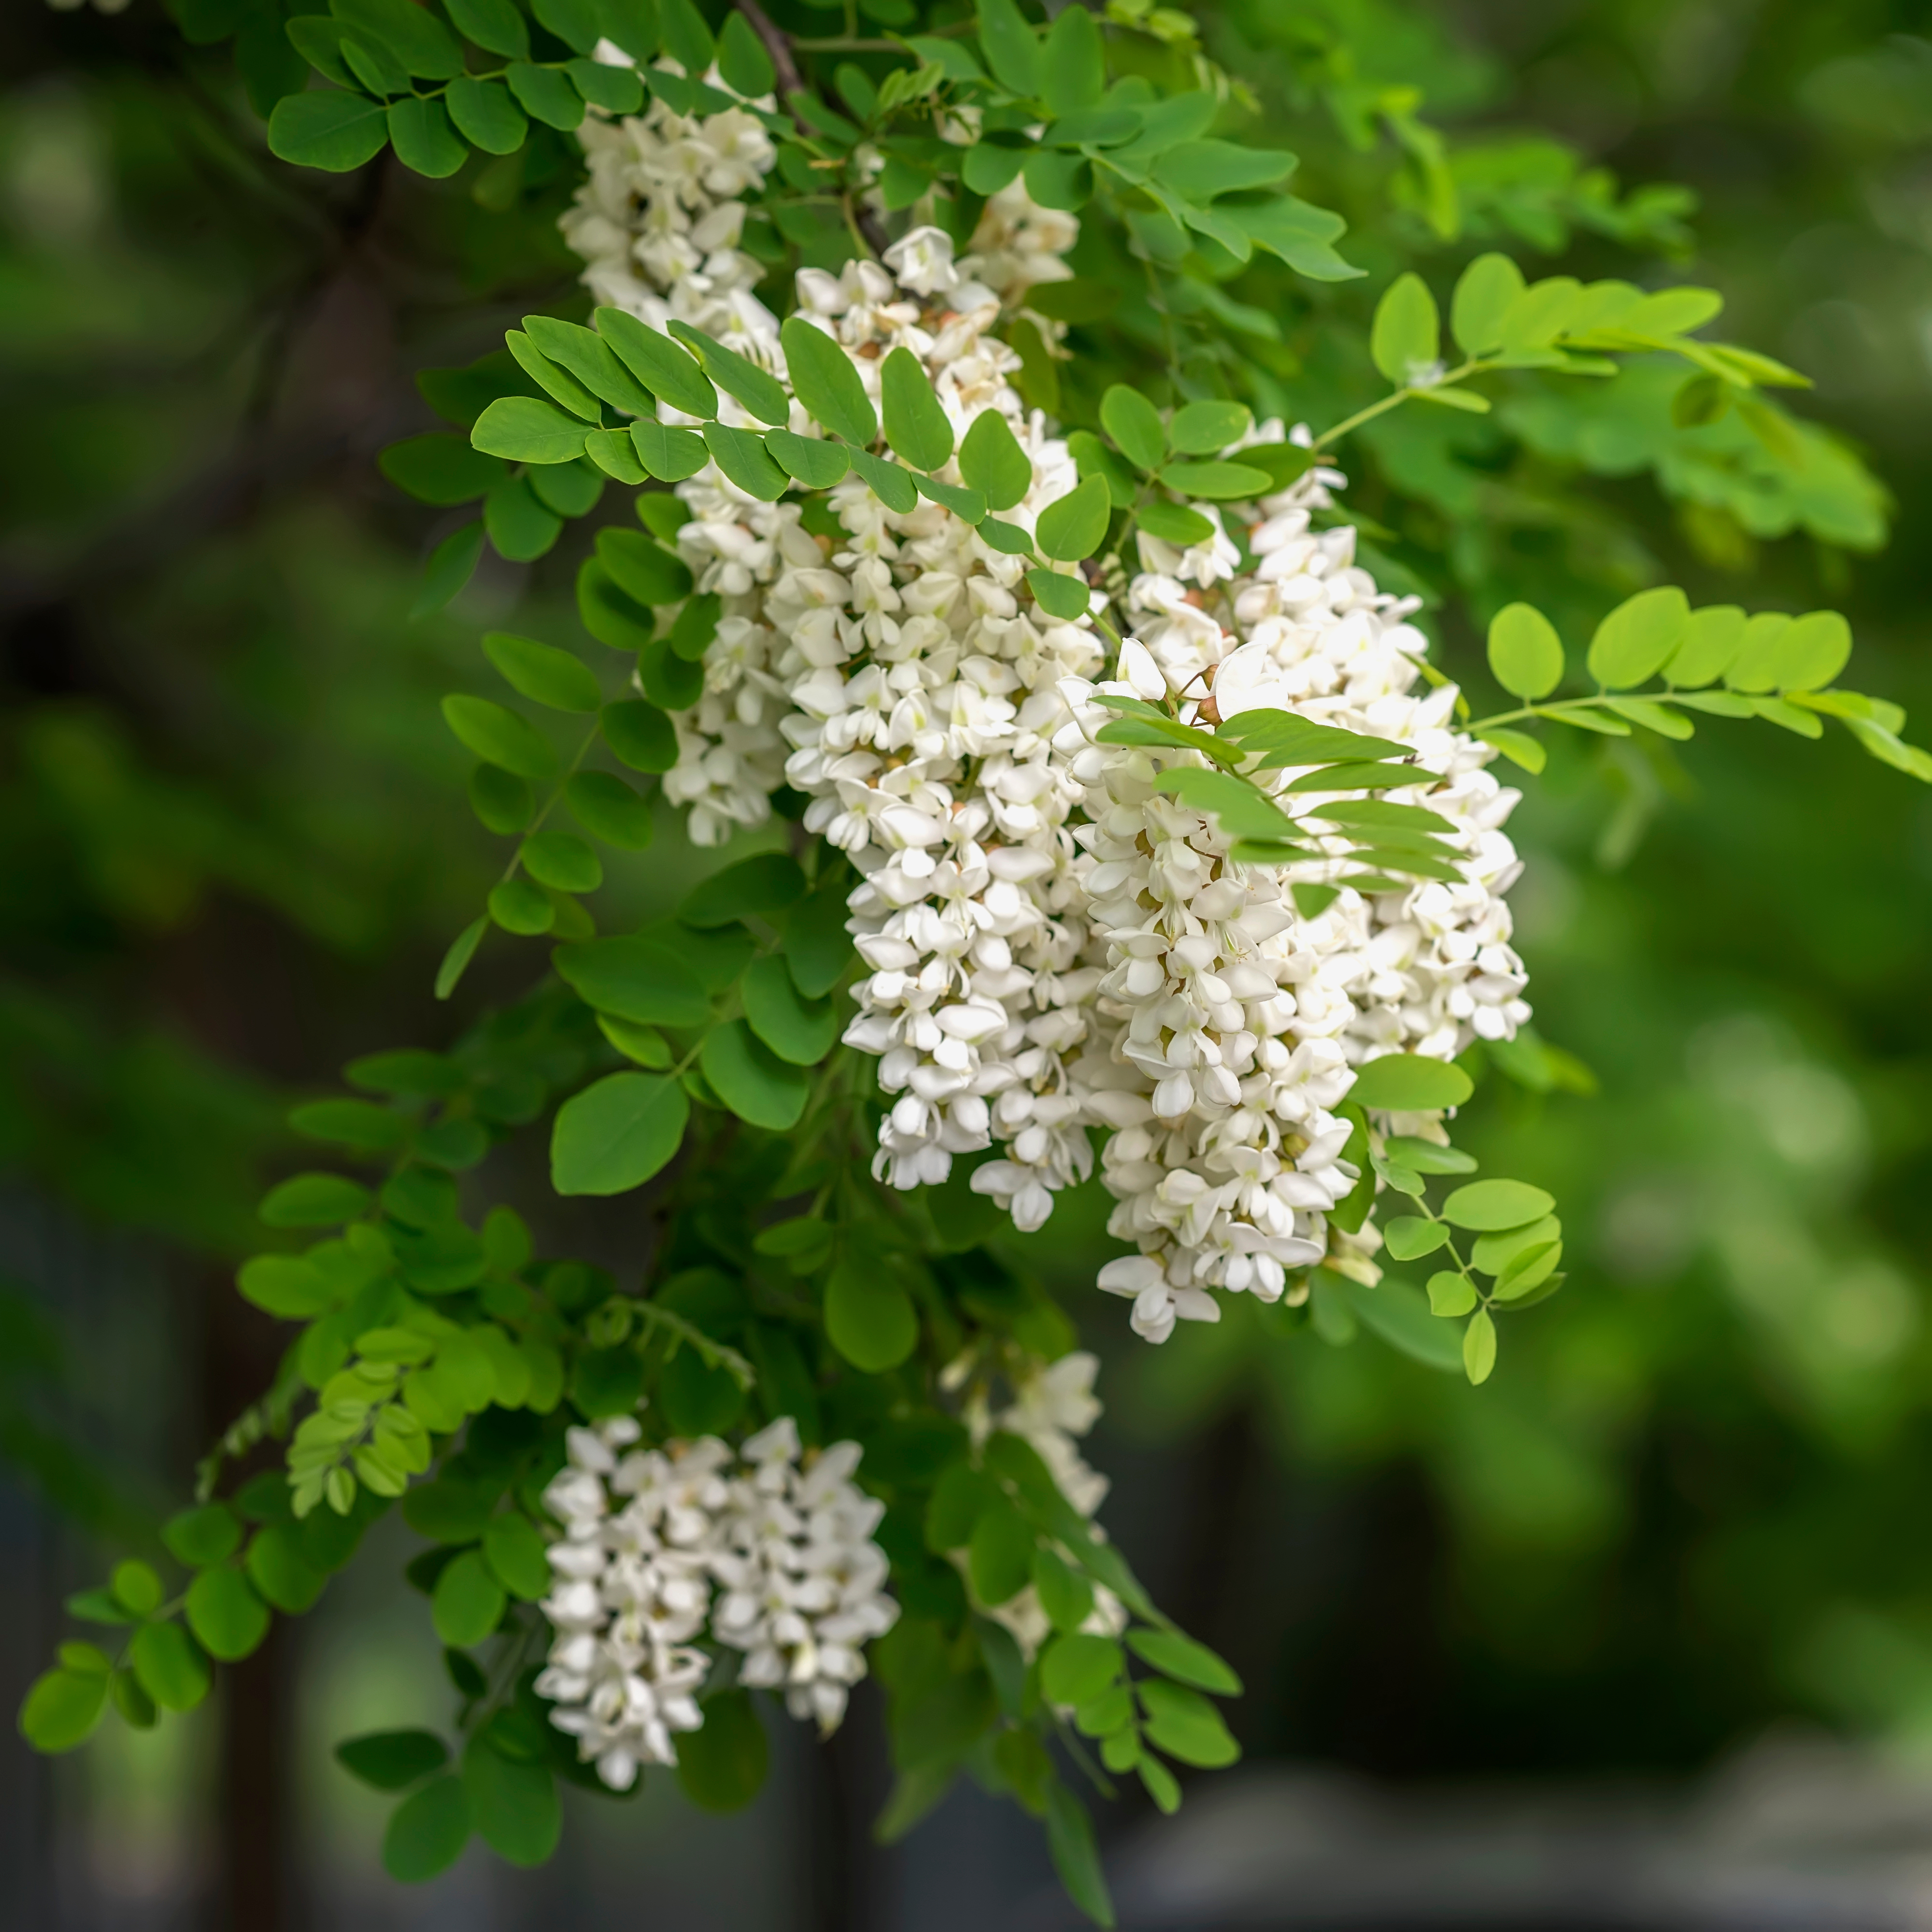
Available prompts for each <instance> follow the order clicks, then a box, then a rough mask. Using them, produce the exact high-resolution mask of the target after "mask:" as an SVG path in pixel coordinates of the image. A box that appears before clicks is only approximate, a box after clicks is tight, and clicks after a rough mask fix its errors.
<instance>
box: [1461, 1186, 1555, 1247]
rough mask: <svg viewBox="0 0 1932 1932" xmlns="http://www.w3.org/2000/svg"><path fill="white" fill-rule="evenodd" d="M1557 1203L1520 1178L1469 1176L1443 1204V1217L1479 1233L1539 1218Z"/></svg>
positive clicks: (1491, 1231)
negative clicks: (1463, 1185) (1489, 1178)
mask: <svg viewBox="0 0 1932 1932" xmlns="http://www.w3.org/2000/svg"><path fill="white" fill-rule="evenodd" d="M1555 1206H1556V1197H1555V1196H1553V1195H1550V1194H1547V1193H1544V1190H1542V1189H1541V1188H1540V1187H1531V1186H1530V1185H1529V1183H1528V1182H1526V1181H1471V1182H1470V1183H1469V1185H1468V1186H1467V1187H1459V1188H1457V1190H1456V1191H1455V1193H1453V1194H1452V1195H1451V1196H1450V1197H1449V1199H1448V1200H1447V1201H1445V1202H1444V1203H1443V1204H1442V1218H1443V1219H1444V1220H1446V1221H1448V1222H1449V1223H1451V1224H1452V1225H1453V1226H1456V1227H1458V1228H1468V1229H1472V1230H1474V1231H1475V1232H1478V1233H1482V1234H1493V1233H1496V1232H1501V1231H1502V1230H1503V1229H1508V1228H1520V1227H1522V1226H1523V1225H1524V1224H1525V1223H1527V1222H1530V1221H1540V1220H1542V1219H1543V1217H1544V1216H1545V1215H1546V1214H1548V1213H1549V1212H1550V1210H1551V1209H1552V1208H1554V1207H1555Z"/></svg>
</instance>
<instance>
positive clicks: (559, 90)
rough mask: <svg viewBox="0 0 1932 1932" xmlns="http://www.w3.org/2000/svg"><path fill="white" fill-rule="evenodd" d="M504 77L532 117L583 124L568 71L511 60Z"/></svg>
mask: <svg viewBox="0 0 1932 1932" xmlns="http://www.w3.org/2000/svg"><path fill="white" fill-rule="evenodd" d="M505 80H508V82H509V83H510V92H511V93H512V94H514V95H515V96H516V97H517V102H518V104H520V106H521V107H522V108H523V111H524V113H526V114H528V115H529V117H530V118H531V119H532V120H533V121H541V122H542V123H543V124H544V126H545V127H555V128H557V129H559V130H561V131H562V132H563V133H569V132H571V130H572V129H574V128H576V127H580V126H581V125H582V124H583V95H580V94H579V93H578V92H577V89H576V88H575V87H574V86H572V84H571V79H570V77H569V76H568V74H565V73H562V71H559V69H557V68H551V67H532V65H530V63H529V62H527V61H513V62H511V64H510V68H509V71H508V73H507V74H505ZM598 326H599V327H600V328H601V326H602V325H601V323H600V324H599V325H598ZM619 353H621V352H619Z"/></svg>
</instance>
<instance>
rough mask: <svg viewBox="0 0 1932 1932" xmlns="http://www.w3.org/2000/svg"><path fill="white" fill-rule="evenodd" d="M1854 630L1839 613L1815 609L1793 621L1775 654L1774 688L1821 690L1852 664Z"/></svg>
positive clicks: (1773, 664)
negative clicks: (1849, 663) (1847, 665)
mask: <svg viewBox="0 0 1932 1932" xmlns="http://www.w3.org/2000/svg"><path fill="white" fill-rule="evenodd" d="M1851 655H1852V629H1851V626H1850V625H1849V624H1847V623H1846V622H1845V620H1844V619H1843V617H1841V616H1839V614H1838V612H1837V611H1835V610H1813V611H1811V612H1809V613H1808V614H1807V615H1805V616H1802V617H1798V618H1795V619H1793V621H1792V622H1791V624H1790V627H1789V628H1787V630H1786V631H1784V633H1783V634H1782V635H1781V637H1779V639H1778V646H1777V649H1775V651H1774V652H1772V662H1771V678H1772V688H1774V689H1775V690H1778V691H1817V690H1820V689H1822V688H1823V687H1824V686H1825V685H1828V684H1829V683H1830V682H1832V679H1834V678H1835V677H1836V676H1838V673H1840V672H1841V670H1843V669H1844V667H1845V666H1846V664H1847V663H1848V662H1849V661H1850V658H1851Z"/></svg>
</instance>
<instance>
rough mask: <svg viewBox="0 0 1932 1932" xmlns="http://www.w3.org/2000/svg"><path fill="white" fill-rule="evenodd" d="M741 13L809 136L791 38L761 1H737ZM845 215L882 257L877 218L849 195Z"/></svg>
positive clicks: (857, 233)
mask: <svg viewBox="0 0 1932 1932" xmlns="http://www.w3.org/2000/svg"><path fill="white" fill-rule="evenodd" d="M733 5H736V7H737V9H738V10H739V13H742V14H743V15H744V17H745V20H747V21H748V23H750V26H751V31H752V32H753V33H754V34H757V37H758V38H759V40H760V41H761V42H762V43H763V46H764V49H765V52H766V53H768V54H769V55H770V56H771V60H772V68H773V70H774V71H775V73H776V74H777V77H778V97H779V98H780V99H781V100H782V101H784V104H785V107H786V109H787V111H788V112H789V113H790V115H791V118H792V119H793V121H795V122H796V123H797V125H798V128H799V132H800V133H803V134H807V135H809V134H810V133H811V124H810V123H809V122H808V121H806V119H805V116H804V115H802V114H801V113H799V111H798V108H797V106H796V103H795V102H794V101H793V98H792V97H793V95H799V94H802V93H804V92H805V76H804V75H803V74H802V73H801V72H800V71H799V65H798V60H797V56H796V54H795V52H793V46H792V40H791V36H790V34H787V32H786V31H785V30H784V28H782V27H781V26H778V23H776V22H775V20H773V19H772V17H771V16H770V15H769V13H766V11H765V10H764V9H763V7H761V6H760V5H758V0H733ZM843 199H844V202H845V208H846V213H847V217H848V218H849V220H850V223H851V226H852V229H853V236H854V239H856V240H857V241H859V242H861V243H862V244H863V245H865V247H866V248H869V249H870V250H871V251H872V254H874V256H875V257H880V256H883V254H885V252H886V248H887V247H888V245H889V244H888V242H887V239H886V233H885V231H884V229H882V228H880V226H879V220H878V217H877V215H875V214H874V213H873V212H872V211H871V209H870V208H862V207H860V206H859V204H858V203H857V202H855V201H854V200H853V199H852V198H851V196H849V195H847V196H844V197H843Z"/></svg>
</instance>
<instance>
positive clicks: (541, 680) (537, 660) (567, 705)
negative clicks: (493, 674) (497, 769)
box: [483, 631, 604, 711]
mask: <svg viewBox="0 0 1932 1932" xmlns="http://www.w3.org/2000/svg"><path fill="white" fill-rule="evenodd" d="M483 651H484V655H485V656H486V657H487V658H489V660H490V662H491V663H492V664H494V665H495V666H496V668H497V670H499V672H501V673H502V676H503V679H504V681H505V682H506V683H507V684H508V685H509V686H510V688H511V690H513V691H515V692H517V694H518V695H519V696H520V697H527V698H528V699H529V700H530V701H531V702H532V703H533V704H547V705H548V706H550V709H552V710H553V711H595V710H596V709H598V706H600V705H601V704H602V703H603V701H604V694H603V693H602V692H601V691H600V690H599V689H598V685H597V679H596V676H595V673H593V672H592V670H591V669H590V667H589V665H588V664H586V663H585V662H584V661H583V659H582V658H580V657H577V656H576V655H574V653H572V652H569V651H564V650H559V649H557V647H556V646H555V645H554V644H543V643H538V641H537V640H535V638H534V637H517V636H516V635H515V634H514V633H512V632H511V631H490V632H488V633H487V634H486V635H485V636H484V640H483Z"/></svg>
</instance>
